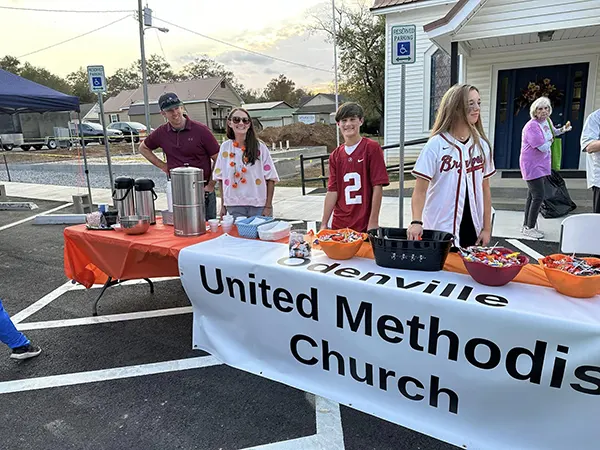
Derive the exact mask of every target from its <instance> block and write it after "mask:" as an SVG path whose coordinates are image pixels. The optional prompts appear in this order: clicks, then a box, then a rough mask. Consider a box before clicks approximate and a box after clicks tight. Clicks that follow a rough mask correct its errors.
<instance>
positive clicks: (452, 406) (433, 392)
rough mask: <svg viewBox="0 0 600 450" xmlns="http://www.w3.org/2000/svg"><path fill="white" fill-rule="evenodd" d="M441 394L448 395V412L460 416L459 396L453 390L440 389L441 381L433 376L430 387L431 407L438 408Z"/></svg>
mask: <svg viewBox="0 0 600 450" xmlns="http://www.w3.org/2000/svg"><path fill="white" fill-rule="evenodd" d="M440 394H446V395H447V396H448V400H449V402H450V403H449V407H448V411H449V412H451V413H453V414H458V395H457V394H456V392H454V391H453V390H451V389H447V388H440V379H439V378H438V377H436V376H435V375H432V376H431V386H430V387H429V406H433V407H434V408H437V407H438V401H439V396H440Z"/></svg>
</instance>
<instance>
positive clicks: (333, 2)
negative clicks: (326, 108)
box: [331, 0, 340, 147]
mask: <svg viewBox="0 0 600 450" xmlns="http://www.w3.org/2000/svg"><path fill="white" fill-rule="evenodd" d="M331 9H332V16H331V19H332V21H333V67H334V83H335V111H336V112H337V110H338V108H339V96H338V59H337V36H336V31H335V0H331ZM335 138H336V141H337V145H338V147H339V145H340V130H339V128H338V127H337V125H336V127H335Z"/></svg>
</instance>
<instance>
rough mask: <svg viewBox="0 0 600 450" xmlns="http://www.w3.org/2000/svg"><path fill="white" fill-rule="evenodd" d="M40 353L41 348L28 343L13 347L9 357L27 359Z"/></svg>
mask: <svg viewBox="0 0 600 450" xmlns="http://www.w3.org/2000/svg"><path fill="white" fill-rule="evenodd" d="M40 353H42V349H41V348H39V347H38V346H36V345H33V344H28V345H24V346H23V347H17V348H13V351H12V354H11V355H10V357H11V358H12V359H28V358H33V357H35V356H37V355H39V354H40Z"/></svg>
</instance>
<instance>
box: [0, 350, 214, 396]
mask: <svg viewBox="0 0 600 450" xmlns="http://www.w3.org/2000/svg"><path fill="white" fill-rule="evenodd" d="M220 364H222V363H221V362H220V361H219V360H218V359H217V358H215V357H214V356H200V357H198V358H187V359H178V360H175V361H166V362H159V363H151V364H140V365H137V366H126V367H116V368H114V369H102V370H93V371H90V372H78V373H68V374H64V375H52V376H49V377H39V378H26V379H24V380H14V381H4V382H1V383H0V395H1V394H11V393H14V392H25V391H34V390H38V389H48V388H53V387H60V386H73V385H76V384H86V383H98V382H101V381H109V380H119V379H123V378H133V377H141V376H145V375H155V374H159V373H168V372H179V371H180V370H189V369H200V368H203V367H210V366H218V365H220Z"/></svg>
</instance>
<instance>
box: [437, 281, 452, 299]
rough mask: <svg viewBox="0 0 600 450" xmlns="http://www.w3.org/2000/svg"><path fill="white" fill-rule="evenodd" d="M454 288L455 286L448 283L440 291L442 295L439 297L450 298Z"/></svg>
mask: <svg viewBox="0 0 600 450" xmlns="http://www.w3.org/2000/svg"><path fill="white" fill-rule="evenodd" d="M455 288H456V284H454V283H448V284H447V285H446V287H445V288H444V290H443V291H442V293H441V294H440V297H450V294H452V291H454V289H455Z"/></svg>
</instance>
